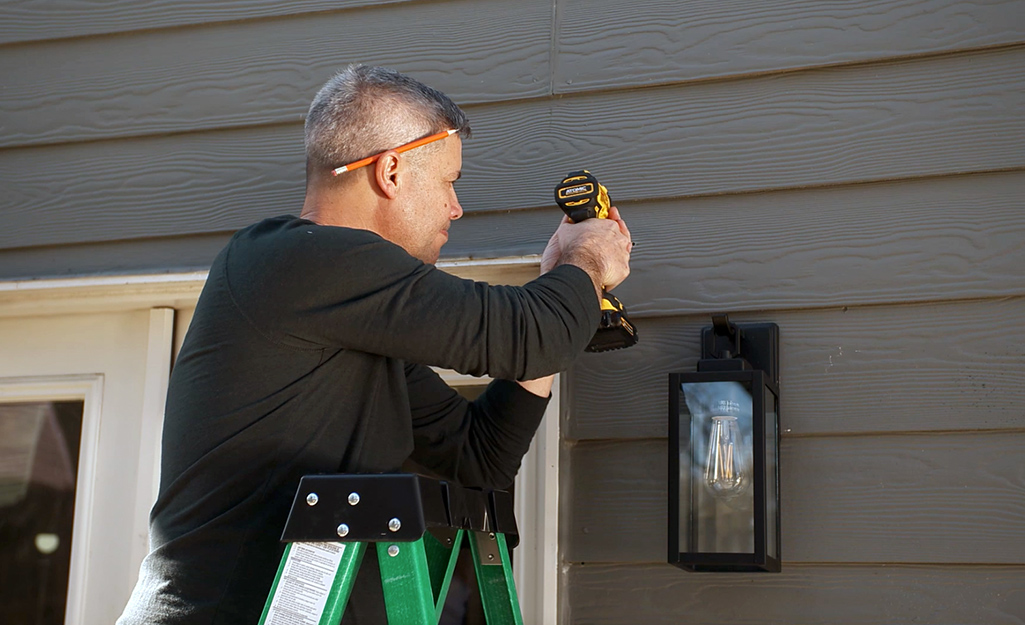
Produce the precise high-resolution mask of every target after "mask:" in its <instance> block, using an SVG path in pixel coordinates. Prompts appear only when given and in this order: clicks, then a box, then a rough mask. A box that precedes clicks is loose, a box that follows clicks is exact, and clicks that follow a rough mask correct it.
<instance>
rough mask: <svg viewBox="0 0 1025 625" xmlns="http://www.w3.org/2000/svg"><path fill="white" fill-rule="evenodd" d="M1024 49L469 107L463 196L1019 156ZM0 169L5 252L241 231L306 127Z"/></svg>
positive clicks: (36, 152)
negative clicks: (567, 184) (572, 184)
mask: <svg viewBox="0 0 1025 625" xmlns="http://www.w3.org/2000/svg"><path fill="white" fill-rule="evenodd" d="M1022 60H1025V49H1022V51H1021V52H1019V51H1018V50H1013V51H1001V52H993V53H988V54H972V55H966V56H963V57H957V56H955V57H946V58H942V59H930V60H923V61H915V62H907V63H902V64H891V65H881V66H878V67H871V68H842V69H833V70H823V71H814V72H808V73H802V74H794V75H787V76H778V77H765V78H758V79H754V80H745V81H737V82H730V83H718V84H707V85H693V86H690V87H685V88H678V89H651V90H637V91H629V92H623V93H616V94H599V95H594V96H581V97H573V98H562V99H557V100H552V101H529V102H518V103H507V104H501V105H486V106H478V107H474V108H473V110H472V111H471V116H472V117H473V121H474V124H475V127H476V128H477V129H478V132H477V133H476V134H475V138H474V139H473V140H472V141H469V142H468V143H467V147H466V156H465V159H464V166H465V168H464V175H465V180H466V181H465V183H464V184H463V185H462V186H461V187H460V195H461V198H462V202H463V205H464V207H465V208H466V209H467V210H470V211H474V210H476V211H488V210H495V211H501V210H507V209H514V208H523V207H539V206H549V205H551V203H552V200H551V189H552V186H553V185H554V182H553V180H555V179H556V177H557V176H559V175H561V174H560V173H559V172H567V171H572V170H573V169H576V168H579V167H580V166H581V165H588V166H590V167H591V169H592V171H595V172H597V173H598V175H599V176H601V178H602V180H603V181H604V182H606V183H607V184H608V185H609V186H610V188H612V189H613V190H614V198H615V200H616V201H617V202H624V201H629V200H634V199H641V198H645V197H678V196H689V195H703V194H709V193H727V192H738V191H753V190H756V189H778V188H787V187H799V186H803V185H812V184H814V185H822V186H824V185H831V184H842V183H845V182H854V181H861V180H870V179H876V178H883V179H886V178H900V177H909V176H923V175H940V174H948V173H954V172H971V171H979V170H990V169H1006V168H1014V167H1025V150H1022V149H1021V146H1022V145H1023V144H1025V117H1023V116H1022V115H1020V110H1021V107H1020V106H1017V104H1016V103H1018V102H1019V101H1023V100H1025V94H1023V93H1020V92H1019V91H1021V90H1014V89H1008V87H1007V86H1006V84H1003V83H1001V81H1004V82H1006V81H1009V80H1011V79H1012V77H1013V76H1015V75H1018V74H1023V75H1025V69H1022V68H1025V63H1022V62H1021V61H1022ZM1021 84H1025V82H1022V83H1021ZM1021 104H1022V105H1025V101H1023V102H1021ZM1016 107H1017V108H1016ZM600 146H605V147H600ZM0 179H2V180H4V184H5V191H6V193H5V194H4V196H3V197H2V198H0V216H2V217H0V220H2V221H0V245H2V246H4V247H10V246H12V245H19V246H32V245H47V244H64V243H76V242H88V241H101V240H118V239H127V238H135V237H141V236H174V235H183V234H189V233H199V232H209V231H215V230H226V229H233V228H239V227H241V226H243V225H245V224H247V223H249V222H251V221H253V220H254V219H257V218H259V217H261V216H266V215H268V214H271V215H273V214H278V213H281V212H284V211H287V210H293V209H292V208H291V207H292V206H295V205H296V204H295V202H298V199H297V198H299V197H301V195H302V180H303V174H302V147H301V128H300V126H299V125H298V124H284V125H277V126H266V127H259V128H249V129H238V130H221V131H216V132H204V133H192V134H185V135H173V136H161V137H147V138H142V139H123V140H111V141H104V142H94V143H86V144H66V145H60V146H53V147H39V146H37V147H33V148H19V149H8V150H0ZM283 200H285V201H284V202H283ZM289 202H291V204H290V203H289ZM140 206H145V207H146V210H145V212H144V213H140V212H139V211H138V207H140ZM212 206H213V207H217V213H216V214H211V207H212ZM12 242H15V243H12Z"/></svg>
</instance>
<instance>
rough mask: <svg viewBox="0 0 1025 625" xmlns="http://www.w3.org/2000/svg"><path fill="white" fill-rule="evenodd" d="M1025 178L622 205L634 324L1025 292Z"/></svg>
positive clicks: (624, 290) (622, 292)
mask: <svg viewBox="0 0 1025 625" xmlns="http://www.w3.org/2000/svg"><path fill="white" fill-rule="evenodd" d="M1023 197H1025V172H1013V173H999V174H987V175H974V176H952V177H946V178H936V179H924V180H914V181H900V182H889V183H879V184H862V185H850V186H844V187H831V188H819V189H805V190H793V191H784V192H774V193H757V194H744V195H737V196H711V197H703V198H694V199H690V200H681V201H675V202H669V201H663V202H657V203H650V204H649V203H640V204H633V205H626V206H624V207H623V211H624V215H625V216H626V218H627V220H628V223H629V224H630V230H631V234H632V236H633V237H634V239H636V240H637V241H638V242H639V244H638V247H637V249H636V250H635V252H634V254H633V258H632V259H631V260H632V273H631V276H630V278H629V279H628V280H627V281H626V282H624V283H623V285H622V286H621V287H619V288H618V289H617V293H618V295H619V297H620V298H621V299H623V301H624V302H628V303H629V310H630V311H631V313H632V314H633V316H635V317H637V318H641V317H644V316H669V315H677V314H693V313H705V312H715V311H718V310H766V309H784V308H800V307H808V306H831V305H854V304H869V303H872V304H875V303H887V302H912V301H928V300H938V299H948V298H949V299H953V298H967V297H990V296H997V295H1018V294H1025V272H1023V271H1022V268H1023V267H1025V200H1023V199H1022V198H1023Z"/></svg>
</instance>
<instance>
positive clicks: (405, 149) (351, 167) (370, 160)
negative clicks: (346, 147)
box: [331, 129, 459, 176]
mask: <svg viewBox="0 0 1025 625" xmlns="http://www.w3.org/2000/svg"><path fill="white" fill-rule="evenodd" d="M457 132H459V131H458V130H455V129H452V130H442V131H441V132H439V133H437V134H433V135H431V136H429V137H424V138H423V139H417V140H416V141H410V142H409V143H407V144H405V145H400V146H399V147H397V148H395V151H396V152H398V153H399V154H401V153H403V152H408V151H410V150H412V149H413V148H418V147H420V146H421V145H427V144H428V143H433V142H434V141H438V140H440V139H444V138H446V137H451V136H452V135H454V134H455V133H457ZM388 151H389V150H385V151H384V152H388ZM384 152H381V154H384ZM381 154H374V155H373V156H368V157H366V158H364V159H361V160H358V161H356V162H354V163H349V164H348V165H342V166H341V167H339V168H337V169H333V170H331V173H332V174H333V175H335V176H337V175H338V174H344V173H345V172H347V171H352V170H354V169H358V168H360V167H363V166H364V165H369V164H370V163H373V162H374V161H376V160H377V159H379V158H381Z"/></svg>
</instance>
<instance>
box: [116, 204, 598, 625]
mask: <svg viewBox="0 0 1025 625" xmlns="http://www.w3.org/2000/svg"><path fill="white" fill-rule="evenodd" d="M596 304H597V301H596V298H595V294H594V288H593V286H592V283H591V280H590V278H589V277H588V276H587V274H586V273H585V272H583V271H582V270H580V269H578V268H576V267H572V266H561V267H557V268H556V269H555V270H553V271H551V272H549V273H547V274H545V275H544V276H541V277H539V278H538V279H536V280H534V281H532V282H531V283H529V284H527V285H525V286H523V287H502V286H489V285H486V284H483V283H475V282H472V281H469V280H462V279H459V278H455V277H453V276H450V275H448V274H446V273H444V272H442V271H439V270H437V269H436V268H434V267H433V266H432V265H427V264H424V263H422V262H420V261H419V260H417V259H415V258H413V257H411V256H409V255H408V254H407V253H406V252H405V251H404V250H402V249H401V248H400V247H398V246H396V245H394V244H392V243H390V242H388V241H386V240H384V239H382V238H381V237H380V236H378V235H376V234H374V233H371V232H368V231H365V230H354V229H349V228H340V227H333V226H318V225H316V224H314V223H312V222H310V221H306V220H302V219H297V218H294V217H287V216H286V217H278V218H274V219H268V220H265V221H263V222H260V223H258V224H256V225H254V226H250V227H249V228H246V229H244V230H242V231H240V232H239V233H237V234H236V235H235V236H234V237H233V238H232V240H231V241H230V242H229V244H228V245H227V247H226V248H225V249H224V250H223V251H222V252H221V253H220V254H219V255H218V257H217V258H216V260H215V261H214V263H213V266H212V267H211V270H210V275H209V278H208V280H207V284H206V286H205V287H204V289H203V293H202V295H201V296H200V299H199V302H198V305H197V308H196V313H195V316H194V317H193V320H192V325H191V326H190V328H189V332H188V334H187V336H186V338H185V342H184V345H183V346H182V350H181V354H180V356H179V359H178V362H177V363H176V364H175V367H174V370H173V373H172V375H171V381H170V387H169V391H168V400H167V409H166V414H165V418H164V435H163V450H162V458H161V478H160V494H159V497H158V499H157V502H156V504H155V505H154V507H153V511H152V513H151V518H150V534H151V538H150V540H151V547H152V551H151V553H150V555H149V556H147V558H146V560H145V562H144V563H143V567H142V570H141V572H140V579H139V583H138V585H137V587H136V590H135V593H134V594H133V596H132V599H131V600H130V602H129V604H128V607H127V608H126V609H125V613H124V615H123V616H122V620H121V621H119V623H122V624H124V625H129V624H135V623H189V624H199V623H203V624H205V623H255V622H256V621H257V620H258V619H259V614H260V611H261V609H262V608H263V603H264V600H265V599H266V596H267V592H268V590H269V588H270V585H271V581H272V579H273V576H274V572H275V570H276V568H277V565H278V561H279V559H280V556H281V552H282V547H281V545H280V544H279V543H278V537H279V536H280V532H281V529H282V527H283V525H284V522H285V519H286V517H287V514H288V509H289V506H290V504H291V500H292V498H293V496H294V493H295V489H296V488H297V486H298V482H299V478H300V477H302V476H303V475H307V474H312V473H335V472H341V473H367V472H381V471H394V470H397V469H398V468H399V467H400V465H401V464H402V463H403V462H404V461H405V460H406V459H407V458H412V459H413V460H414V461H415V462H416V463H417V464H419V465H421V466H423V467H426V468H427V469H430V470H431V471H433V472H435V473H437V474H439V475H442V476H445V477H448V478H451V479H455V480H457V481H459V482H460V483H462V484H465V485H471V486H475V485H479V486H492V487H505V486H507V485H509V484H510V483H511V482H512V480H513V478H514V476H515V474H516V470H517V469H518V467H519V462H520V459H521V458H522V456H523V454H524V453H526V450H527V448H528V446H529V444H530V439H531V437H532V436H533V434H534V430H535V429H536V427H537V424H538V423H539V421H540V419H541V416H542V414H543V412H544V409H545V406H546V404H547V400H546V399H544V398H540V397H537V396H535V395H533V394H531V393H529V392H527V391H526V390H524V389H522V388H521V387H520V386H519V385H517V384H515V383H514V382H509V381H507V380H512V379H519V380H525V379H532V378H538V377H542V376H545V375H549V374H551V373H555V372H557V371H560V370H563V369H565V368H566V367H567V366H568V365H569V364H570V362H571V361H572V360H573V359H574V358H575V357H576V356H577V355H578V354H579V353H580V352H581V351H582V349H583V347H584V346H585V345H586V344H587V341H588V340H589V339H590V337H591V336H592V335H593V333H594V329H595V327H596V326H597V322H598V315H599V309H598V306H597V305H596ZM426 365H434V366H440V367H446V368H450V369H454V370H456V371H459V372H462V373H468V374H473V375H490V376H492V377H495V378H499V379H497V380H496V381H494V382H492V384H490V385H489V387H488V390H487V391H486V392H485V393H484V394H483V395H482V397H481V398H480V399H478V400H477V401H475V402H472V403H470V402H466V401H465V400H463V399H462V398H460V397H459V395H458V394H457V393H456V392H455V391H453V390H452V389H451V388H449V387H448V386H447V385H446V384H445V383H444V382H443V381H441V379H440V378H439V377H438V376H437V374H435V373H434V372H433V371H432V370H431V369H430V368H429V367H428V366H426ZM370 581H371V582H372V581H373V580H370ZM366 582H367V579H366V576H364V575H361V576H360V580H358V581H357V587H356V590H355V591H354V593H353V596H352V597H351V599H350V607H351V608H353V612H354V613H355V614H359V613H360V612H361V611H362V612H363V613H364V614H373V613H374V612H373V606H370V607H367V605H363V607H361V603H362V604H366V603H367V602H368V601H369V602H370V603H376V602H379V598H378V597H370V596H369V595H374V594H376V595H379V591H378V592H376V593H375V592H374V590H373V584H372V583H366ZM377 586H379V581H378V582H377ZM361 587H362V588H363V589H364V590H366V589H369V590H366V592H360V590H361ZM368 610H369V611H368ZM347 618H349V615H348V614H347Z"/></svg>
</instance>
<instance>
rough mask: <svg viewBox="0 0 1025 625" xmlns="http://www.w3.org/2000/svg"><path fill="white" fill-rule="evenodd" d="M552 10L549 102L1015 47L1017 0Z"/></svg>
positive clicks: (1019, 19) (667, 0) (660, 4)
mask: <svg viewBox="0 0 1025 625" xmlns="http://www.w3.org/2000/svg"><path fill="white" fill-rule="evenodd" d="M558 11H559V17H558V18H557V20H558V22H557V24H558V25H557V32H558V35H557V38H556V46H557V48H556V49H557V56H556V60H555V79H554V81H553V82H554V86H555V91H556V92H557V93H568V92H576V91H586V90H593V89H609V88H621V87H628V86H642V85H652V84H660V83H675V82H684V81H689V80H696V79H705V78H713V77H722V76H729V75H737V74H745V73H751V72H770V71H779V70H793V69H797V68H803V67H813V66H822V65H831V64H842V63H852V62H866V61H872V60H878V59H883V58H890V57H902V56H910V55H923V54H935V53H944V52H951V51H956V50H964V49H969V48H978V47H984V46H996V45H1003V44H1013V43H1020V42H1022V41H1025V10H1023V9H1022V6H1021V3H1020V2H1019V1H1018V0H1002V1H1001V0H998V1H985V0H983V1H975V2H965V1H961V0H926V1H922V0H873V1H870V2H855V3H844V2H796V1H794V0H774V1H772V2H763V1H761V0H728V1H726V2H700V1H696V0H685V1H683V2H680V1H678V0H642V1H640V2H619V1H618V0H599V1H598V2H594V1H593V0H561V1H560V2H559V3H558ZM612 24H614V25H615V26H614V27H611V26H610V25H612Z"/></svg>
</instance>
